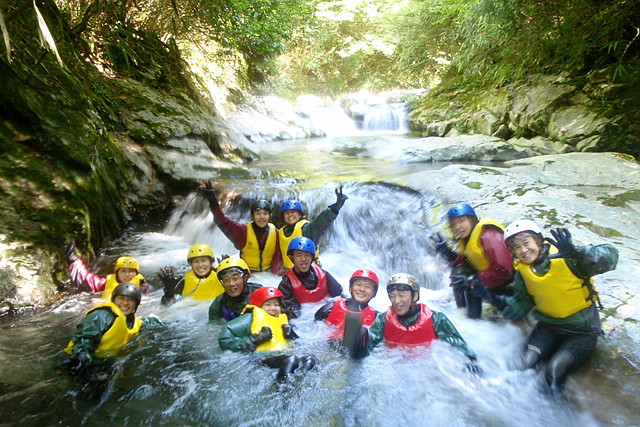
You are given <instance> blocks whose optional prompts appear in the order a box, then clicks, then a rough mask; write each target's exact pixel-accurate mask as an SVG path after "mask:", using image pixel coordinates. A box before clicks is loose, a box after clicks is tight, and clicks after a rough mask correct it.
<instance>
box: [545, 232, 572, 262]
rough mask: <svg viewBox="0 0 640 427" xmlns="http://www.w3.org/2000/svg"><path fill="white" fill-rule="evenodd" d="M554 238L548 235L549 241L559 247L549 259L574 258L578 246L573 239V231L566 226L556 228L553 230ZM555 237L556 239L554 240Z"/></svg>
mask: <svg viewBox="0 0 640 427" xmlns="http://www.w3.org/2000/svg"><path fill="white" fill-rule="evenodd" d="M551 235H552V236H553V239H550V238H548V237H547V239H546V240H547V241H548V242H549V243H551V244H552V245H553V246H555V247H556V248H558V253H557V254H552V255H549V259H554V258H573V257H574V256H575V255H576V254H577V251H576V246H575V245H574V244H573V242H572V241H571V233H569V230H567V229H566V228H556V229H555V230H551ZM554 239H555V240H554Z"/></svg>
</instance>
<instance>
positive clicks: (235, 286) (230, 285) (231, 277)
mask: <svg viewBox="0 0 640 427" xmlns="http://www.w3.org/2000/svg"><path fill="white" fill-rule="evenodd" d="M222 287H223V288H224V291H225V292H226V294H227V295H229V296H230V297H231V298H235V297H239V296H240V295H241V294H242V291H243V290H244V274H243V273H240V272H238V273H228V274H227V275H226V276H224V277H223V278H222Z"/></svg>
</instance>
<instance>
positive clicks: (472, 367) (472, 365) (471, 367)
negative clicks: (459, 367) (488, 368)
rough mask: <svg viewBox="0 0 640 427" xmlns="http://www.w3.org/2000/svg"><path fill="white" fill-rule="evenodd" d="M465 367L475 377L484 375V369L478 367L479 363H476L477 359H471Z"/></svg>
mask: <svg viewBox="0 0 640 427" xmlns="http://www.w3.org/2000/svg"><path fill="white" fill-rule="evenodd" d="M464 366H465V367H466V368H467V370H468V371H469V372H471V373H472V374H474V375H480V374H482V368H481V367H480V366H479V365H478V362H476V358H475V357H470V358H469V361H468V362H467V363H465V364H464Z"/></svg>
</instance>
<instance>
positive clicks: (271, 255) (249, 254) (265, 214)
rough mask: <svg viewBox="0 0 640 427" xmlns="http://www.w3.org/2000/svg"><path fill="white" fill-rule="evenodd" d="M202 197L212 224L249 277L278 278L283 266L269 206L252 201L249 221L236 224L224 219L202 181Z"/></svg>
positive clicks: (213, 194) (208, 186) (212, 191)
mask: <svg viewBox="0 0 640 427" xmlns="http://www.w3.org/2000/svg"><path fill="white" fill-rule="evenodd" d="M202 194H203V195H204V197H205V198H206V199H207V201H208V202H209V209H211V213H212V214H213V221H214V222H215V224H216V225H217V226H218V227H219V228H220V230H221V231H222V232H223V233H224V235H225V236H227V239H229V240H230V241H231V242H232V243H233V245H234V246H235V248H236V249H238V250H239V251H240V258H242V259H243V260H244V261H245V262H246V263H247V265H248V266H249V269H250V270H251V272H252V273H255V272H257V271H270V272H271V273H273V274H277V275H280V276H281V275H282V273H284V266H283V264H282V255H281V252H280V247H279V243H278V230H277V229H276V226H275V225H273V224H272V223H271V204H270V203H269V202H268V201H267V200H262V199H261V200H255V201H254V202H252V203H251V206H250V208H249V210H250V213H251V221H249V222H247V223H243V222H238V221H234V220H232V219H230V218H229V217H227V216H226V215H225V214H224V212H223V211H222V208H221V207H220V202H219V201H218V198H217V196H216V191H215V188H213V185H212V184H211V182H210V181H205V183H204V189H203V190H202Z"/></svg>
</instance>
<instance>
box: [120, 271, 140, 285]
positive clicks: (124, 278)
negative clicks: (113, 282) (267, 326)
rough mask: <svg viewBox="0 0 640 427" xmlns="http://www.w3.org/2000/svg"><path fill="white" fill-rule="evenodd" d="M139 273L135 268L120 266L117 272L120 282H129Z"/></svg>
mask: <svg viewBox="0 0 640 427" xmlns="http://www.w3.org/2000/svg"><path fill="white" fill-rule="evenodd" d="M137 275H138V271H137V270H136V269H134V268H119V269H118V271H117V272H116V277H117V279H118V283H127V282H130V281H131V279H133V278H134V277H136V276H137Z"/></svg>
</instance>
